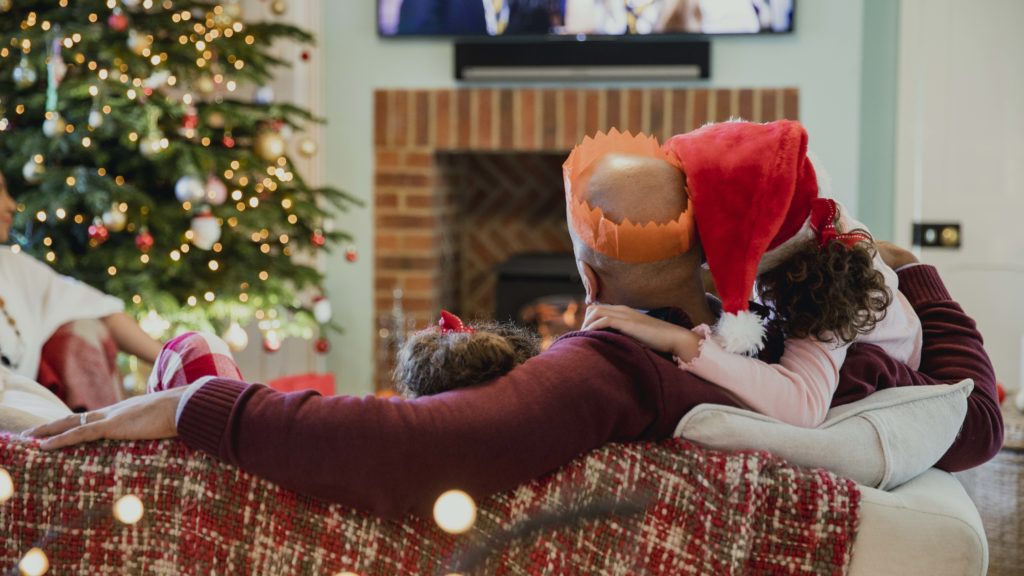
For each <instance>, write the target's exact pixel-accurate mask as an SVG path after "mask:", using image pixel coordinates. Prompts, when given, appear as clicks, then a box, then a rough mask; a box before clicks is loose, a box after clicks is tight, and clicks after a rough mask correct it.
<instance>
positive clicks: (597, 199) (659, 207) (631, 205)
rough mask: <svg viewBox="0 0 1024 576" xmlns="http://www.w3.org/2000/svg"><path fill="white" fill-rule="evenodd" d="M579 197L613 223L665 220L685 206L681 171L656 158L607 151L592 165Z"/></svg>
mask: <svg viewBox="0 0 1024 576" xmlns="http://www.w3.org/2000/svg"><path fill="white" fill-rule="evenodd" d="M581 200H585V201H586V202H587V203H588V204H590V205H591V206H593V207H594V208H600V209H601V210H602V211H604V213H605V216H606V217H608V218H609V219H610V220H612V221H613V222H615V223H616V224H621V223H622V221H623V220H626V219H628V220H629V221H630V222H632V223H634V224H645V223H647V222H656V223H658V224H665V223H667V222H671V221H672V220H675V219H676V218H678V217H679V215H680V214H682V213H683V212H684V211H685V210H686V190H685V185H684V181H683V173H682V172H681V171H680V170H679V169H678V168H676V167H675V166H673V165H671V164H669V163H668V162H666V161H665V160H661V159H658V158H652V157H650V156H630V155H625V154H609V155H607V156H605V157H604V158H602V159H601V160H600V162H599V163H598V164H597V166H596V167H595V168H594V172H593V174H591V176H590V179H589V181H588V185H587V197H586V198H581Z"/></svg>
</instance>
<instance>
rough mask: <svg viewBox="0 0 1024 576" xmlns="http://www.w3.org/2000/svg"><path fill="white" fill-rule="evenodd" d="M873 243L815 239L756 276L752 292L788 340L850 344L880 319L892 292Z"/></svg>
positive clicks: (883, 314)
mask: <svg viewBox="0 0 1024 576" xmlns="http://www.w3.org/2000/svg"><path fill="white" fill-rule="evenodd" d="M874 255H875V249H874V246H873V245H872V244H871V243H870V242H858V243H857V244H854V245H853V246H852V247H847V246H845V245H844V244H843V243H842V242H840V241H838V240H834V239H833V240H831V241H829V243H828V244H826V245H825V246H822V247H820V248H819V247H818V245H817V244H816V243H814V242H809V243H807V245H806V246H803V247H801V249H800V250H799V251H798V252H797V253H796V254H794V255H793V256H791V257H790V258H788V259H787V260H786V262H785V263H784V264H783V265H781V266H778V267H776V268H774V269H772V270H769V271H768V272H765V273H763V274H761V275H760V276H758V285H757V292H758V294H759V295H760V297H761V301H762V302H763V303H764V304H765V305H767V306H769V307H771V308H772V309H773V310H774V312H775V315H776V317H777V320H778V321H779V322H780V324H781V327H782V330H783V333H784V334H785V335H786V337H787V338H814V339H816V340H819V341H821V342H829V341H839V342H843V343H845V342H850V341H852V340H853V339H854V338H856V337H857V335H858V334H866V333H868V332H870V331H871V330H872V329H873V328H874V327H875V325H876V324H877V323H878V322H880V321H881V320H882V319H883V318H885V312H886V309H887V308H888V307H889V304H890V303H892V298H893V296H892V293H891V292H890V291H889V288H888V287H887V286H886V285H885V278H884V277H883V276H882V273H881V272H879V271H878V270H876V269H875V267H874V265H873V264H872V259H873V258H874Z"/></svg>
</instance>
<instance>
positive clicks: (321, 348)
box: [313, 336, 331, 354]
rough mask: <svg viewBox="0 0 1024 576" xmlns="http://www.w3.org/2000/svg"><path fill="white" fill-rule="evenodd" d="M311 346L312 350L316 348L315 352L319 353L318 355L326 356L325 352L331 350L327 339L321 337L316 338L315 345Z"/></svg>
mask: <svg viewBox="0 0 1024 576" xmlns="http://www.w3.org/2000/svg"><path fill="white" fill-rule="evenodd" d="M313 346H314V348H316V351H317V352H319V353H320V354H327V352H328V351H330V349H331V343H330V341H328V340H327V338H324V337H323V336H321V337H320V338H317V340H316V344H314V345H313Z"/></svg>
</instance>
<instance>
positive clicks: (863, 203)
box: [858, 0, 900, 239]
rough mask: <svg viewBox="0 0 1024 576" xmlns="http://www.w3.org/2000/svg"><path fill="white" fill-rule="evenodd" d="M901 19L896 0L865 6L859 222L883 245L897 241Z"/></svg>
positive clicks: (866, 1)
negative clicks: (896, 202)
mask: <svg viewBox="0 0 1024 576" xmlns="http://www.w3.org/2000/svg"><path fill="white" fill-rule="evenodd" d="M899 16H900V3H899V1H898V0H864V60H863V68H862V78H863V81H862V84H861V124H860V127H861V130H860V209H859V214H858V216H860V219H861V221H862V222H864V223H865V224H867V226H868V228H869V229H871V231H872V233H873V234H874V235H875V237H876V238H882V239H892V238H894V235H893V233H894V230H893V211H894V209H895V205H894V194H895V186H896V180H895V179H896V90H897V73H898V71H897V67H898V58H897V55H898V54H899V26H900V23H899Z"/></svg>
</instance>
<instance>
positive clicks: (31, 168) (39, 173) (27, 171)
mask: <svg viewBox="0 0 1024 576" xmlns="http://www.w3.org/2000/svg"><path fill="white" fill-rule="evenodd" d="M45 173H46V165H45V164H43V163H42V162H36V161H35V160H34V159H32V158H29V159H28V162H25V165H24V166H22V167H21V175H22V177H24V178H25V181H26V182H28V183H29V184H38V183H39V182H40V181H41V180H42V179H43V174H45Z"/></svg>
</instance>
